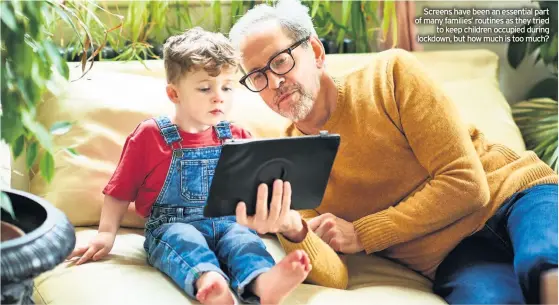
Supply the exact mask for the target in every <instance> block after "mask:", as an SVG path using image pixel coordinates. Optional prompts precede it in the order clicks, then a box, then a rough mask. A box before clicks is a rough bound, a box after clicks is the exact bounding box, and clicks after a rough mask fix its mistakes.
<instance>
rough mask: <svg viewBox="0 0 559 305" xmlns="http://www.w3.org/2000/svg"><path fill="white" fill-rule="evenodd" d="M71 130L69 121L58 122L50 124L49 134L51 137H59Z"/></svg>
mask: <svg viewBox="0 0 559 305" xmlns="http://www.w3.org/2000/svg"><path fill="white" fill-rule="evenodd" d="M70 129H72V123H71V122H69V121H58V122H55V123H54V124H52V126H51V127H50V133H51V134H52V135H56V136H60V135H63V134H66V133H68V131H70Z"/></svg>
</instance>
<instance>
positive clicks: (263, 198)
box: [255, 183, 268, 223]
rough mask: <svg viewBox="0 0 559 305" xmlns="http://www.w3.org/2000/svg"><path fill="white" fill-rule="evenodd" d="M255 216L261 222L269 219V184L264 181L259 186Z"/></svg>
mask: <svg viewBox="0 0 559 305" xmlns="http://www.w3.org/2000/svg"><path fill="white" fill-rule="evenodd" d="M255 218H256V220H257V221H258V222H260V223H264V222H265V221H266V219H268V186H267V185H266V184H264V183H262V184H260V185H259V186H258V193H257V194H256V215H255Z"/></svg>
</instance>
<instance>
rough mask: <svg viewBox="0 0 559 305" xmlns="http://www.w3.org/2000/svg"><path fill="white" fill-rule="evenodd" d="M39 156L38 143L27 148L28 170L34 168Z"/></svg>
mask: <svg viewBox="0 0 559 305" xmlns="http://www.w3.org/2000/svg"><path fill="white" fill-rule="evenodd" d="M38 154H39V146H38V145H37V142H33V143H31V144H30V145H29V146H28V147H27V155H26V160H25V164H26V165H27V168H31V166H33V164H34V163H35V160H36V159H37V155H38Z"/></svg>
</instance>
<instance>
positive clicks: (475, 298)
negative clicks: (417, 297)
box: [434, 278, 524, 304]
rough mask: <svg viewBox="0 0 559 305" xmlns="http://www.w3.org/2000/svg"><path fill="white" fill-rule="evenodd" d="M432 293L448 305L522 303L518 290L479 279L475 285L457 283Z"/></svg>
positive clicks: (437, 288) (522, 299)
mask: <svg viewBox="0 0 559 305" xmlns="http://www.w3.org/2000/svg"><path fill="white" fill-rule="evenodd" d="M434 292H435V293H436V294H438V295H439V296H441V297H442V298H443V299H444V300H445V301H446V302H448V303H449V304H521V303H524V297H523V296H522V294H521V292H520V289H518V290H515V289H507V288H506V286H503V285H494V284H492V283H490V282H487V281H484V279H483V278H480V279H479V282H477V283H469V284H467V283H457V284H454V285H447V286H445V287H436V286H435V287H434Z"/></svg>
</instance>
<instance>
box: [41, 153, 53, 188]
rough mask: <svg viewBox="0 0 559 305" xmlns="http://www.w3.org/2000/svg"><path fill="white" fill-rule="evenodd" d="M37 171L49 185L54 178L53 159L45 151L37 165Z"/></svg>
mask: <svg viewBox="0 0 559 305" xmlns="http://www.w3.org/2000/svg"><path fill="white" fill-rule="evenodd" d="M39 169H40V170H41V175H42V176H43V178H45V180H46V181H47V182H48V183H50V182H51V181H52V178H53V177H54V158H53V156H52V154H51V153H50V152H48V151H46V152H45V153H44V154H43V157H42V158H41V162H40V164H39Z"/></svg>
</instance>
